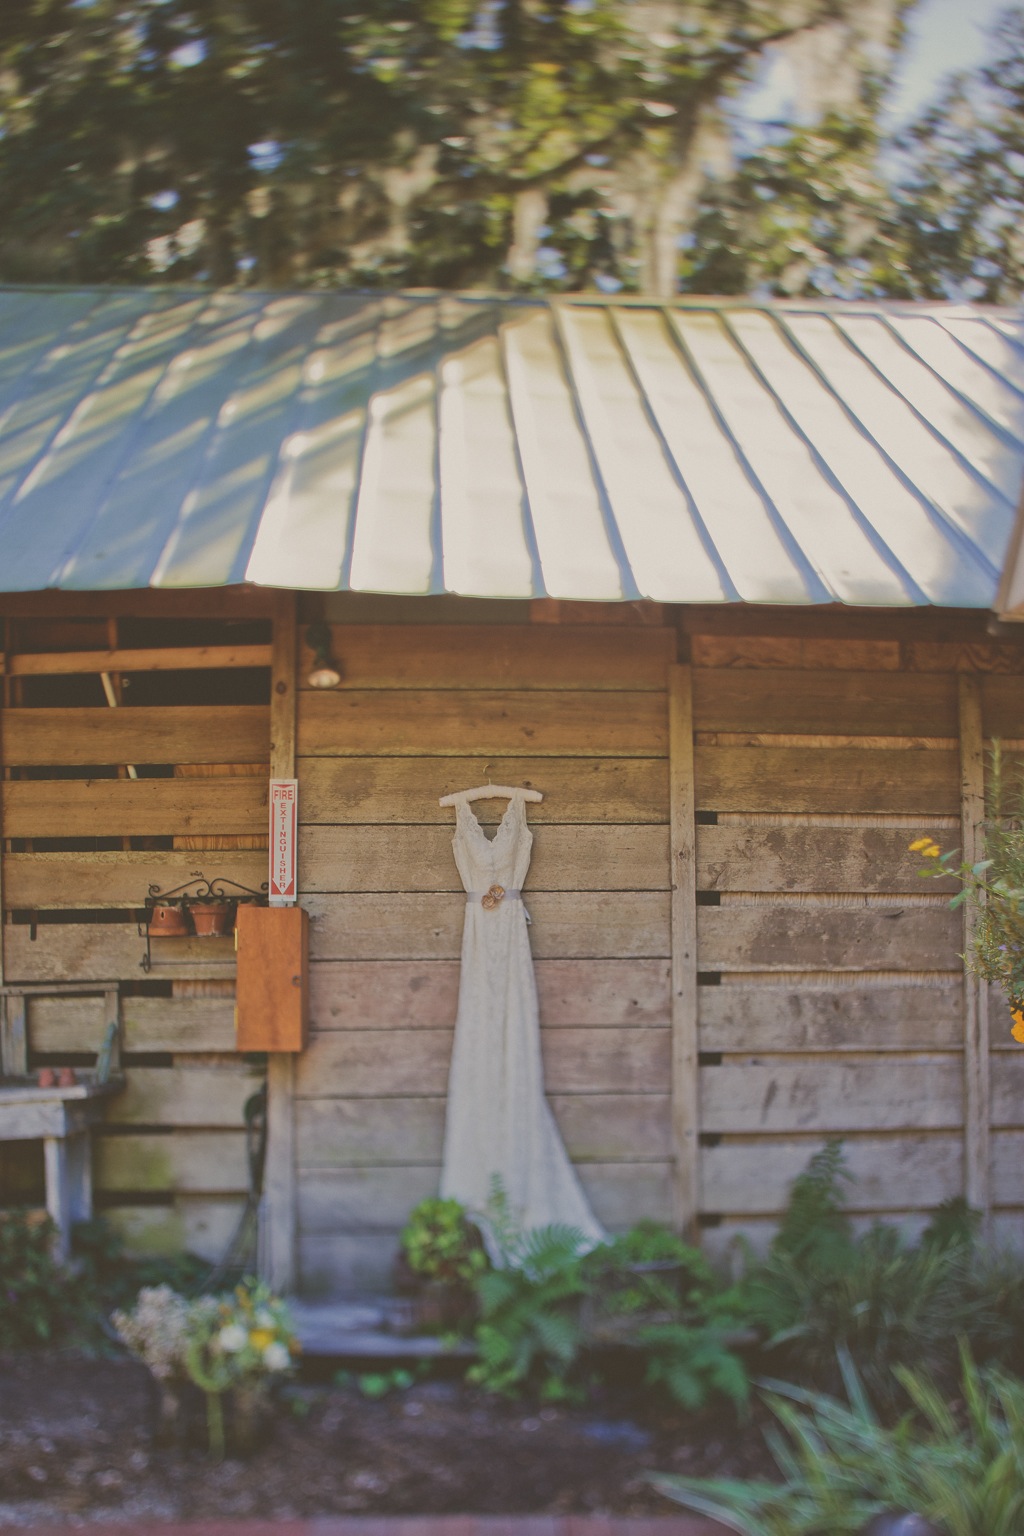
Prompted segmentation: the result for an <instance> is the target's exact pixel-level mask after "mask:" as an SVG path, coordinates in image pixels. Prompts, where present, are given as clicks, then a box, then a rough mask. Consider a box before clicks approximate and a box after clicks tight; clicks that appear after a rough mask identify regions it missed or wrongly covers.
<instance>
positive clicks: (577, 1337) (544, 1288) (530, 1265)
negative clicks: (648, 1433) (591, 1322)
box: [469, 1224, 587, 1398]
mask: <svg viewBox="0 0 1024 1536" xmlns="http://www.w3.org/2000/svg"><path fill="white" fill-rule="evenodd" d="M586 1246H587V1243H586V1239H585V1237H584V1235H583V1233H582V1232H579V1231H577V1230H576V1229H575V1228H574V1227H567V1226H561V1225H557V1224H554V1225H551V1226H546V1227H535V1228H533V1229H532V1230H531V1231H529V1232H526V1233H521V1234H517V1235H515V1237H514V1238H513V1239H512V1240H511V1241H510V1243H509V1248H510V1250H511V1251H509V1249H506V1254H505V1257H506V1260H507V1261H508V1262H506V1264H505V1266H504V1267H503V1268H500V1269H494V1270H491V1271H489V1272H488V1273H487V1274H485V1275H483V1276H481V1278H480V1279H479V1280H478V1282H477V1294H478V1296H479V1300H480V1313H481V1317H480V1322H479V1324H478V1325H477V1330H476V1342H477V1349H478V1351H479V1354H478V1358H477V1361H476V1364H475V1365H473V1366H472V1367H471V1369H470V1371H469V1379H470V1380H471V1381H473V1382H475V1383H477V1384H478V1385H479V1386H482V1387H485V1388H487V1390H488V1391H491V1392H511V1391H515V1390H516V1389H518V1388H521V1387H523V1386H525V1385H526V1384H527V1383H528V1382H530V1381H535V1382H537V1383H538V1384H539V1386H540V1390H541V1393H542V1395H543V1396H545V1397H548V1398H557V1397H565V1396H567V1395H569V1392H570V1388H569V1382H568V1378H569V1374H570V1372H571V1370H572V1367H573V1366H574V1364H575V1363H576V1360H577V1357H578V1355H579V1352H580V1348H581V1346H582V1341H583V1330H582V1327H581V1323H580V1307H579V1303H580V1299H581V1297H582V1296H583V1294H584V1292H585V1290H586V1285H585V1281H584V1279H583V1274H582V1271H581V1265H580V1260H581V1258H582V1256H583V1253H584V1251H585V1249H586Z"/></svg>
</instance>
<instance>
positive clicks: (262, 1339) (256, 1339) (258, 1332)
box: [249, 1328, 274, 1351]
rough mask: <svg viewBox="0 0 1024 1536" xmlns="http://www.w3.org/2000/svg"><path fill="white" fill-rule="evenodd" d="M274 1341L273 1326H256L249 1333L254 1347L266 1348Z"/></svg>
mask: <svg viewBox="0 0 1024 1536" xmlns="http://www.w3.org/2000/svg"><path fill="white" fill-rule="evenodd" d="M273 1342H274V1330H273V1329H272V1328H254V1329H253V1330H252V1333H250V1335H249V1343H250V1344H251V1345H252V1347H253V1349H258V1350H261V1351H262V1350H264V1349H266V1347H267V1345H268V1344H273Z"/></svg>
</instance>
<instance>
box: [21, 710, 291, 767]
mask: <svg viewBox="0 0 1024 1536" xmlns="http://www.w3.org/2000/svg"><path fill="white" fill-rule="evenodd" d="M269 734H270V715H269V712H268V710H267V709H266V708H264V706H263V705H260V704H221V705H217V706H216V707H214V706H212V705H208V706H205V707H204V706H200V705H195V704H189V705H187V706H185V705H173V706H171V705H168V706H165V707H162V708H159V709H156V708H153V709H148V708H140V709H91V708H90V709H9V710H6V711H5V712H4V738H3V750H4V763H5V764H6V766H7V767H14V766H37V767H38V766H46V765H48V764H63V765H65V766H69V765H72V764H76V763H78V764H80V763H259V762H262V761H264V759H266V757H267V755H268V751H269Z"/></svg>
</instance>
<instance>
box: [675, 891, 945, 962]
mask: <svg viewBox="0 0 1024 1536" xmlns="http://www.w3.org/2000/svg"><path fill="white" fill-rule="evenodd" d="M959 930H960V922H959V914H958V913H956V912H950V911H949V910H948V908H946V907H916V906H910V907H899V906H896V905H893V906H892V907H862V908H856V907H828V906H825V905H821V906H778V907H770V906H750V907H742V906H728V907H725V906H723V907H700V908H699V909H698V912H697V935H698V937H697V955H698V959H699V964H700V968H701V970H702V971H795V970H808V971H815V970H818V971H825V970H828V971H899V970H915V971H920V970H934V971H953V970H958V969H959V967H960V958H959V956H960V946H961V944H962V939H961V936H960V931H959Z"/></svg>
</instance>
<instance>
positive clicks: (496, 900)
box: [466, 885, 523, 912]
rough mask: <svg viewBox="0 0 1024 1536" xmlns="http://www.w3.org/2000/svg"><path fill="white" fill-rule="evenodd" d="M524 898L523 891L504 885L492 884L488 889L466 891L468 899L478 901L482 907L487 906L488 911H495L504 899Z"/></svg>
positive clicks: (518, 899)
mask: <svg viewBox="0 0 1024 1536" xmlns="http://www.w3.org/2000/svg"><path fill="white" fill-rule="evenodd" d="M522 899H523V893H522V891H510V890H509V889H508V887H507V886H504V885H492V886H490V887H489V888H488V889H487V890H486V891H467V892H466V900H467V901H478V902H479V903H480V905H481V906H482V907H486V908H487V910H488V912H493V910H494V908H495V907H496V906H498V905H499V904H500V903H501V902H503V901H522Z"/></svg>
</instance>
